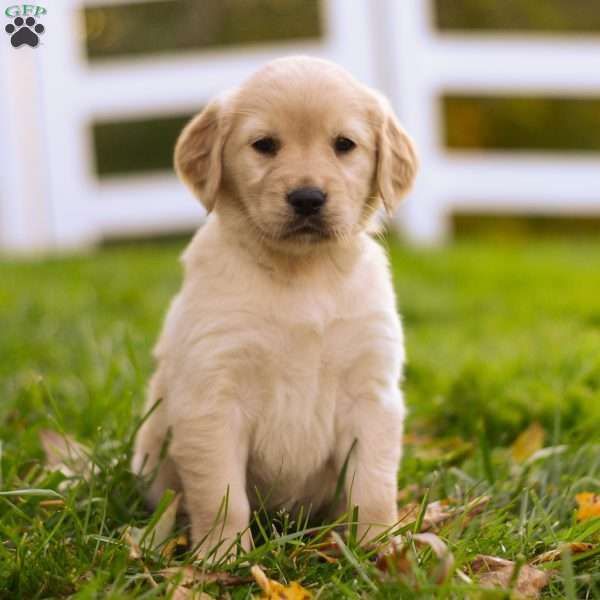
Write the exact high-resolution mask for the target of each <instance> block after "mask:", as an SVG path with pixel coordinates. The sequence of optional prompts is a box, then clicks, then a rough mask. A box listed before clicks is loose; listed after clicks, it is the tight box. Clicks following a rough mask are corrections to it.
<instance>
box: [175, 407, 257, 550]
mask: <svg viewBox="0 0 600 600" xmlns="http://www.w3.org/2000/svg"><path fill="white" fill-rule="evenodd" d="M236 421H237V419H236V418H235V417H233V416H232V415H219V416H212V415H211V416H207V415H202V416H193V415H192V416H188V417H187V418H186V419H185V420H183V419H182V420H179V421H178V422H177V423H176V424H175V426H174V428H173V442H172V444H171V452H170V453H171V456H172V457H173V460H174V461H175V463H176V465H177V472H178V473H179V476H180V477H181V481H182V483H183V489H184V499H185V505H186V509H187V511H188V513H189V515H190V520H191V525H192V543H193V544H194V545H199V547H198V555H199V557H201V558H207V557H211V555H212V551H213V549H215V547H216V546H217V545H218V544H220V545H219V547H218V549H216V551H215V553H214V558H215V560H217V559H219V558H221V557H222V556H224V555H225V554H226V553H227V551H228V550H229V551H230V552H231V551H234V548H231V546H232V544H233V543H234V542H235V540H236V537H237V536H238V535H241V544H242V547H243V548H244V549H245V550H250V549H251V547H252V538H251V536H250V531H249V529H248V524H249V520H250V505H249V502H248V497H247V494H246V463H247V453H248V450H247V449H248V444H247V440H246V439H245V438H244V436H243V434H242V431H241V428H240V427H239V426H238V425H237V424H236Z"/></svg>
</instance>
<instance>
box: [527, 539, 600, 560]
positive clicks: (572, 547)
mask: <svg viewBox="0 0 600 600" xmlns="http://www.w3.org/2000/svg"><path fill="white" fill-rule="evenodd" d="M595 547H596V546H595V545H594V544H586V543H584V542H571V543H569V544H561V545H560V546H559V547H558V548H555V549H554V550H548V552H544V553H543V554H540V555H539V556H538V557H537V558H536V559H535V560H534V561H532V563H531V564H532V565H539V564H541V563H547V562H556V561H557V560H560V559H561V556H562V554H563V552H567V551H568V552H570V553H571V554H583V553H584V552H590V551H591V550H593V549H594V548H595Z"/></svg>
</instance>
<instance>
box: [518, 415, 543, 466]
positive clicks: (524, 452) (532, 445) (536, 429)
mask: <svg viewBox="0 0 600 600" xmlns="http://www.w3.org/2000/svg"><path fill="white" fill-rule="evenodd" d="M545 439H546V432H545V431H544V428H543V427H542V426H541V425H540V424H539V423H537V422H536V423H532V424H531V425H530V426H529V427H528V428H527V429H526V430H525V431H523V433H521V434H520V435H519V437H518V438H517V439H516V440H515V441H514V443H513V445H512V446H511V448H510V451H511V454H512V457H513V458H514V460H515V461H516V462H518V463H523V462H525V461H526V460H527V459H528V458H529V457H530V456H533V455H534V454H535V453H536V452H537V451H538V450H540V449H541V448H543V446H544V440H545Z"/></svg>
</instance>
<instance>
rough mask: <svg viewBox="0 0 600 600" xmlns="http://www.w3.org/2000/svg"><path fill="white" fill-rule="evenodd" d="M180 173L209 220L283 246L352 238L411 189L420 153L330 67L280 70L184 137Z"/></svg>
mask: <svg viewBox="0 0 600 600" xmlns="http://www.w3.org/2000/svg"><path fill="white" fill-rule="evenodd" d="M175 160H176V167H177V169H178V172H179V174H180V176H181V177H182V179H183V180H184V181H185V182H186V183H188V185H190V187H192V189H193V190H194V191H195V192H196V194H197V195H198V196H199V197H200V199H201V200H202V202H203V203H204V205H205V206H206V208H207V210H209V211H210V210H212V209H213V208H215V207H216V210H219V208H224V209H225V208H227V209H228V210H227V211H224V212H227V214H229V215H231V211H232V210H235V211H237V214H238V216H239V217H242V218H244V219H246V220H247V221H249V224H250V225H251V227H252V228H253V229H254V230H255V232H256V233H257V234H258V236H259V237H260V238H261V239H264V240H267V241H269V242H270V243H276V244H279V245H283V246H286V245H287V246H290V245H307V244H315V243H319V242H323V241H336V240H342V239H345V238H348V237H350V236H352V235H354V234H356V233H358V232H359V231H361V230H363V229H364V228H365V227H366V226H367V225H368V223H369V221H370V219H371V217H372V216H373V214H374V213H375V211H376V210H377V208H378V207H379V206H380V204H381V201H382V200H383V202H384V204H385V205H386V208H387V209H388V211H389V212H392V211H393V209H394V207H395V204H396V202H397V200H398V199H399V198H400V197H401V196H402V194H403V193H405V192H406V191H407V189H408V188H409V187H410V185H411V183H412V179H413V177H414V172H415V168H416V164H415V163H416V160H415V155H414V150H413V147H412V143H411V141H410V140H409V138H408V137H407V136H406V134H405V133H404V132H403V130H402V129H401V128H400V126H399V125H398V123H397V121H396V119H395V117H394V116H393V115H392V113H391V111H390V109H389V107H388V105H387V104H386V102H385V101H384V100H383V99H381V98H380V97H378V96H377V95H376V94H375V93H374V92H372V91H370V90H368V89H367V88H365V87H364V86H362V85H360V84H359V83H358V82H356V81H354V80H353V79H352V78H351V76H350V75H349V74H348V73H346V72H345V71H343V70H342V69H340V68H339V67H336V66H335V65H333V64H331V63H327V62H325V61H321V60H317V59H309V58H292V59H281V60H278V61H274V62H273V63H271V64H270V65H268V66H267V67H265V68H264V69H262V70H261V71H259V72H258V73H257V74H256V75H255V76H254V77H252V78H251V79H250V80H249V81H248V82H247V83H246V84H245V85H243V86H242V87H241V88H240V89H239V90H237V91H236V92H234V93H233V94H231V95H230V96H229V97H227V98H226V99H224V100H217V101H215V102H213V103H211V104H210V105H209V106H208V107H207V108H206V109H205V110H204V111H203V112H202V113H201V114H200V115H199V116H198V117H196V118H195V119H194V120H193V121H192V122H191V123H190V124H189V125H188V126H187V127H186V129H185V130H184V132H183V133H182V136H181V138H180V140H179V142H178V145H177V148H176V156H175Z"/></svg>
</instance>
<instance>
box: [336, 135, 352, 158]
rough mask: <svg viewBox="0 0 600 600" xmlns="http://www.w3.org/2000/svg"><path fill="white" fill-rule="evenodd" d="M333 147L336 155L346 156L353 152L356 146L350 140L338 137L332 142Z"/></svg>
mask: <svg viewBox="0 0 600 600" xmlns="http://www.w3.org/2000/svg"><path fill="white" fill-rule="evenodd" d="M333 147H334V149H335V151H336V152H337V153H338V154H346V153H348V152H350V151H352V150H354V148H356V144H355V143H354V142H353V141H352V140H351V139H348V138H347V137H344V136H341V135H338V137H336V138H335V141H334V142H333Z"/></svg>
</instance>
